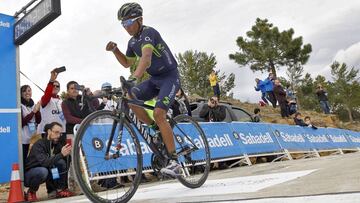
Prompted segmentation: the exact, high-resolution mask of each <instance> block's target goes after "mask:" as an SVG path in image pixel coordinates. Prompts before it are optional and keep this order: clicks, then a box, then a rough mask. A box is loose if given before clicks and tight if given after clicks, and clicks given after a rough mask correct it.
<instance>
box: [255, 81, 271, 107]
mask: <svg viewBox="0 0 360 203" xmlns="http://www.w3.org/2000/svg"><path fill="white" fill-rule="evenodd" d="M255 82H256V86H255V90H256V91H261V99H262V100H263V101H264V102H265V103H266V104H267V105H268V104H269V102H268V100H267V99H266V88H265V83H264V82H263V81H262V80H260V79H259V78H255Z"/></svg>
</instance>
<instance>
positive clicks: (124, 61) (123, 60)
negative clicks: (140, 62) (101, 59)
mask: <svg viewBox="0 0 360 203" xmlns="http://www.w3.org/2000/svg"><path fill="white" fill-rule="evenodd" d="M106 51H111V52H113V53H114V55H115V57H116V59H117V60H118V61H119V63H120V64H121V65H122V66H124V67H125V68H128V67H130V66H131V65H133V64H134V63H135V58H131V57H126V56H125V54H123V53H122V52H121V51H120V50H119V49H118V47H117V45H116V43H114V42H111V41H110V42H109V43H108V44H107V45H106Z"/></svg>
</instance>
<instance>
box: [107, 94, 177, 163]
mask: <svg viewBox="0 0 360 203" xmlns="http://www.w3.org/2000/svg"><path fill="white" fill-rule="evenodd" d="M119 101H120V102H119V103H118V105H117V108H116V111H117V113H119V115H118V116H119V118H120V123H119V127H120V131H119V134H118V137H117V142H116V143H121V139H122V132H123V123H124V120H123V119H127V121H128V122H129V123H130V124H134V126H135V129H136V130H137V131H138V132H139V134H140V135H141V136H142V138H143V139H144V140H145V141H146V144H147V145H148V146H149V147H150V149H151V150H152V152H153V153H154V154H156V155H157V156H159V157H160V158H161V159H162V160H167V159H168V157H165V156H164V155H163V154H162V153H161V152H160V151H159V149H158V148H157V146H156V144H155V143H154V142H153V139H152V137H151V135H150V134H149V132H148V131H147V130H146V128H145V127H144V125H143V124H144V123H143V122H142V121H140V120H139V119H138V118H137V117H136V115H135V113H132V114H130V113H129V110H130V108H129V106H128V105H129V104H133V105H136V106H139V107H142V108H144V109H149V110H154V108H155V107H153V106H150V105H147V104H144V103H143V102H141V101H138V100H132V99H128V98H126V97H124V96H121V98H120V99H119ZM170 119H171V118H170ZM117 124H118V123H117V122H116V121H114V123H113V126H112V129H111V135H110V138H109V143H112V141H113V139H114V134H115V129H116V126H117ZM110 147H111V145H110V144H108V145H107V148H106V151H105V158H107V159H108V158H109V151H110ZM117 149H118V150H119V149H120V148H117ZM165 149H166V148H165ZM113 156H114V155H113ZM118 156H119V155H115V156H114V157H113V158H117V157H118Z"/></svg>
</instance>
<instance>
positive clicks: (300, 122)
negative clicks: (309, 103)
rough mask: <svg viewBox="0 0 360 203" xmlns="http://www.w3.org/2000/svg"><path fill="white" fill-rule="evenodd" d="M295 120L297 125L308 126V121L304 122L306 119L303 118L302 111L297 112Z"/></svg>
mask: <svg viewBox="0 0 360 203" xmlns="http://www.w3.org/2000/svg"><path fill="white" fill-rule="evenodd" d="M294 122H295V125H299V126H307V124H306V123H305V122H304V120H303V119H302V118H301V113H300V112H297V113H295V116H294Z"/></svg>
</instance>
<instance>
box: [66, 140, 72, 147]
mask: <svg viewBox="0 0 360 203" xmlns="http://www.w3.org/2000/svg"><path fill="white" fill-rule="evenodd" d="M71 142H72V140H71V138H67V139H66V144H68V145H69V146H71Z"/></svg>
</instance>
